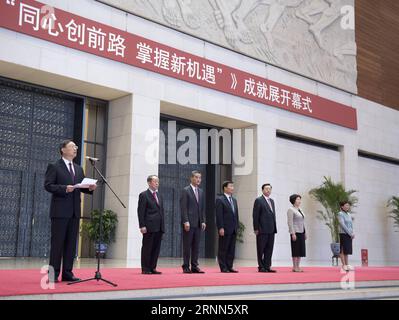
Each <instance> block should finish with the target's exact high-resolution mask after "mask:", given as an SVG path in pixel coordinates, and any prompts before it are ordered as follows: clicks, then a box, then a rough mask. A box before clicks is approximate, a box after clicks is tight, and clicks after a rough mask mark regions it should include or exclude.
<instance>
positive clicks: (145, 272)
mask: <svg viewBox="0 0 399 320" xmlns="http://www.w3.org/2000/svg"><path fill="white" fill-rule="evenodd" d="M141 273H142V274H152V272H151V271H141Z"/></svg>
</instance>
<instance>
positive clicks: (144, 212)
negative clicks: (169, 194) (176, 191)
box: [137, 189, 165, 232]
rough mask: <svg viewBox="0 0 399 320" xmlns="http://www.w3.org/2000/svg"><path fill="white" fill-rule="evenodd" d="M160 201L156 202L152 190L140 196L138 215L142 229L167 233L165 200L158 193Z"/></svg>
mask: <svg viewBox="0 0 399 320" xmlns="http://www.w3.org/2000/svg"><path fill="white" fill-rule="evenodd" d="M157 196H158V201H159V204H158V203H157V201H156V200H155V198H154V196H153V195H152V192H151V190H150V189H147V190H146V191H143V192H142V193H140V195H139V204H138V206H137V214H138V218H139V226H140V228H144V227H146V228H147V232H165V218H164V217H165V214H164V208H163V199H162V197H161V196H160V194H159V192H157Z"/></svg>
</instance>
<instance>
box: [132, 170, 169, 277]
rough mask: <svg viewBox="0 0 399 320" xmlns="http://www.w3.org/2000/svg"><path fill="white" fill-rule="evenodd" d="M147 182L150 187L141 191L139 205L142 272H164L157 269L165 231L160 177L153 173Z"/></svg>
mask: <svg viewBox="0 0 399 320" xmlns="http://www.w3.org/2000/svg"><path fill="white" fill-rule="evenodd" d="M147 183H148V189H147V190H146V191H143V192H142V193H140V195H139V204H138V206H137V214H138V218H139V227H140V232H141V233H142V234H143V245H142V247H141V272H142V273H143V274H161V273H162V272H160V271H157V262H158V257H159V252H160V250H161V240H162V234H163V233H164V232H165V221H164V209H163V201H162V197H161V196H160V194H159V193H158V187H159V178H158V177H157V176H156V175H151V176H149V177H148V178H147Z"/></svg>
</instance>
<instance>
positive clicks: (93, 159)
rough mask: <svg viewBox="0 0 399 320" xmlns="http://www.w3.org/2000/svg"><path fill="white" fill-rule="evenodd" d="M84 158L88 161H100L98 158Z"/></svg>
mask: <svg viewBox="0 0 399 320" xmlns="http://www.w3.org/2000/svg"><path fill="white" fill-rule="evenodd" d="M85 158H86V159H88V160H90V161H100V159H98V158H93V157H85Z"/></svg>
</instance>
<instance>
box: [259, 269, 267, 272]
mask: <svg viewBox="0 0 399 320" xmlns="http://www.w3.org/2000/svg"><path fill="white" fill-rule="evenodd" d="M258 272H268V271H267V270H266V269H263V268H262V269H259V270H258Z"/></svg>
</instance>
